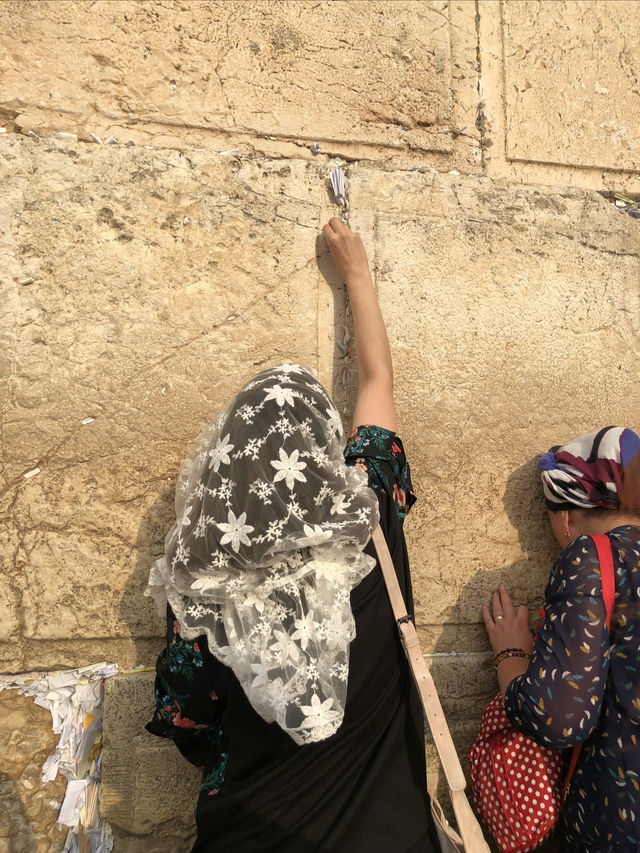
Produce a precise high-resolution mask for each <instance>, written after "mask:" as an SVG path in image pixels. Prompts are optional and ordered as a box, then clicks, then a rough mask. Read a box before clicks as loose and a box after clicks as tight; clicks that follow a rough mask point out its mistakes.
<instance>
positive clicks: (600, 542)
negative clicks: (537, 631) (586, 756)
mask: <svg viewBox="0 0 640 853" xmlns="http://www.w3.org/2000/svg"><path fill="white" fill-rule="evenodd" d="M591 538H592V539H593V543H594V545H595V546H596V551H597V552H598V562H599V563H600V582H601V583H602V598H603V599H604V606H605V609H606V611H607V630H608V631H611V616H612V615H613V608H614V602H615V598H616V579H615V575H614V574H613V552H612V550H611V540H610V539H609V537H608V536H607V534H606V533H602V534H599V535H597V536H592V537H591ZM582 746H583V744H581V743H579V744H578V746H574V748H573V754H572V756H571V761H570V762H569V769H568V770H567V778H566V779H565V780H564V791H563V792H562V802H564V801H565V799H566V797H567V792H568V791H569V785H570V784H571V777H572V776H573V771H574V770H575V769H576V764H577V763H578V758H580V752H581V750H582Z"/></svg>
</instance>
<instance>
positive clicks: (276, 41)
mask: <svg viewBox="0 0 640 853" xmlns="http://www.w3.org/2000/svg"><path fill="white" fill-rule="evenodd" d="M474 18H475V10H474V8H473V4H468V3H459V2H457V3H451V4H450V3H448V2H444V0H429V2H404V3H396V2H389V0H383V2H379V1H378V2H360V3H356V4H354V3H350V2H346V0H340V1H339V2H321V3H316V2H311V1H310V0H295V2H294V1H293V0H258V2H252V3H246V2H208V3H201V2H199V0H198V2H193V0H187V2H182V3H173V2H138V0H125V2H118V3H113V2H110V0H101V2H97V3H93V4H92V5H91V6H86V5H85V4H77V3H74V2H59V0H55V2H49V1H48V0H41V2H37V3H3V4H1V5H0V31H1V32H2V36H1V37H0V44H2V48H3V50H2V53H3V55H4V56H5V57H6V60H5V62H4V63H3V64H4V68H3V72H4V73H3V84H2V88H1V90H0V115H1V114H2V113H4V115H6V117H7V118H8V120H9V121H10V122H11V126H16V127H18V128H21V129H23V130H28V129H35V130H36V131H38V132H46V131H47V130H55V131H72V132H75V133H78V134H80V136H81V137H82V138H83V139H86V140H89V138H90V137H89V133H90V132H93V133H94V134H96V135H98V136H99V137H102V138H103V139H106V138H107V137H109V136H111V135H116V136H117V137H118V138H119V139H121V140H122V141H127V140H129V139H132V140H134V141H136V142H152V143H153V144H154V145H164V146H171V147H181V148H186V147H187V146H193V145H213V146H214V147H216V148H218V149H221V148H232V147H234V145H236V144H238V145H240V146H241V147H243V148H244V149H245V150H246V148H247V147H252V148H254V149H260V150H262V151H269V150H272V151H275V150H281V151H283V152H284V153H286V154H287V155H288V156H297V157H299V156H302V155H304V156H307V157H310V156H311V154H310V152H309V151H308V150H307V149H306V147H305V145H308V144H310V143H313V142H314V141H318V142H319V143H320V144H321V146H322V148H323V149H324V150H330V151H334V152H335V151H339V152H341V153H343V154H347V153H349V154H350V155H351V156H365V157H368V158H371V157H373V158H376V159H379V158H389V157H392V156H394V155H397V154H401V155H403V156H405V159H406V157H407V156H410V158H414V159H415V158H416V157H419V156H420V155H424V154H425V153H427V152H429V153H431V154H432V155H433V156H432V159H433V160H434V162H441V163H442V164H448V168H451V167H452V166H454V165H461V166H462V167H463V168H467V169H469V168H473V167H474V164H475V163H476V158H477V157H478V153H479V152H478V146H477V138H478V134H477V132H476V128H475V125H474V121H475V109H476V59H475V44H476V33H475V23H474ZM463 127H464V128H465V130H464V131H463V132H462V133H458V131H459V130H461V129H462V128H463ZM296 141H297V142H299V143H301V145H300V146H299V147H298V146H296V145H295V142H296ZM409 152H414V153H411V154H410V155H409Z"/></svg>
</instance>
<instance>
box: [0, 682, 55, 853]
mask: <svg viewBox="0 0 640 853" xmlns="http://www.w3.org/2000/svg"><path fill="white" fill-rule="evenodd" d="M56 742H57V737H56V736H55V735H54V734H53V732H52V731H51V715H50V714H49V712H48V711H46V710H45V709H44V708H39V707H38V706H37V705H35V704H34V702H33V699H30V698H27V697H24V696H19V695H18V694H17V692H16V691H14V690H5V691H3V692H1V693H0V850H2V851H8V853H55V851H58V850H61V849H62V845H63V843H64V839H65V837H66V834H67V830H66V829H64V830H62V829H58V827H57V824H56V817H57V813H58V810H59V808H60V803H61V801H62V798H63V796H64V791H65V786H66V780H65V779H64V778H62V777H59V778H58V779H56V780H55V781H54V782H50V783H49V784H48V785H45V786H44V787H41V784H40V779H41V772H42V764H43V763H44V761H45V760H46V759H47V758H48V756H49V755H51V753H52V752H53V751H54V749H55V746H56Z"/></svg>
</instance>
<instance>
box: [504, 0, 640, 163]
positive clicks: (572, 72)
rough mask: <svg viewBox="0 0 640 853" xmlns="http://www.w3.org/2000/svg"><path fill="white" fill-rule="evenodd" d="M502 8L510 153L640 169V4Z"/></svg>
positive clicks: (599, 1) (572, 2)
mask: <svg viewBox="0 0 640 853" xmlns="http://www.w3.org/2000/svg"><path fill="white" fill-rule="evenodd" d="M502 10H503V15H504V55H505V72H506V73H505V95H506V118H507V126H508V132H507V153H508V156H509V157H510V158H513V159H518V160H535V161H542V162H550V163H564V164H570V165H575V166H586V167H590V168H594V167H596V168H598V167H599V168H602V169H624V170H628V171H631V170H637V169H640V89H638V79H637V70H638V68H637V58H638V52H639V51H640V4H638V3H629V2H626V0H595V2H593V0H592V2H589V3H584V2H581V0H560V2H555V3H552V4H548V3H531V2H528V0H516V2H515V3H514V2H509V3H503V4H502ZM569 21H570V22H571V26H568V25H567V22H569ZM614 45H615V48H614V47H613V46H614Z"/></svg>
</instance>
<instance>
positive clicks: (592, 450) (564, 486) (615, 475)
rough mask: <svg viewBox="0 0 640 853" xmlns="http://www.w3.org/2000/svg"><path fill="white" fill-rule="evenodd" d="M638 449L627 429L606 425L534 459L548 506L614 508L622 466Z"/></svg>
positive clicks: (637, 440) (639, 440)
mask: <svg viewBox="0 0 640 853" xmlns="http://www.w3.org/2000/svg"><path fill="white" fill-rule="evenodd" d="M638 451H640V438H639V437H638V436H637V435H636V433H635V432H634V431H633V430H631V429H626V428H625V427H615V426H609V427H604V429H601V430H598V431H597V432H590V433H588V435H582V436H580V437H579V438H574V439H573V441H570V442H569V443H568V444H565V445H564V447H559V446H557V447H552V448H551V450H550V451H549V452H548V453H545V455H544V456H542V457H541V458H540V459H539V461H538V471H540V475H541V477H542V488H543V491H544V497H545V502H546V504H547V507H548V508H549V509H553V510H561V509H575V508H576V507H579V508H581V509H595V508H596V507H604V508H607V509H617V508H618V507H619V506H620V491H621V488H622V480H623V477H624V468H625V466H627V465H629V463H630V462H631V460H632V459H633V458H634V456H635V455H636V453H638Z"/></svg>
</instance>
